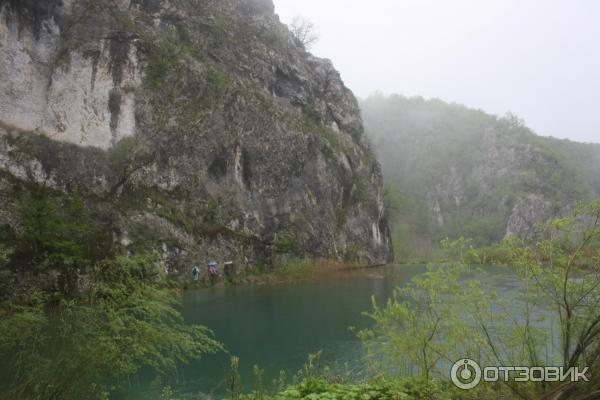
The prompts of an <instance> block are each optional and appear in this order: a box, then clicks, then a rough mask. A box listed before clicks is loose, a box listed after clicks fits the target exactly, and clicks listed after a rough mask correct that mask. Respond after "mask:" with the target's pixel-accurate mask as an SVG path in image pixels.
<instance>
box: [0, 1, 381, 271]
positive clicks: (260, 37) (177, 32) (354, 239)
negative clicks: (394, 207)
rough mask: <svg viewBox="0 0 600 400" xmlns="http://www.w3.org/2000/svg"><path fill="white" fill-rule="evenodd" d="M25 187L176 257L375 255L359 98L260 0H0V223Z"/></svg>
mask: <svg viewBox="0 0 600 400" xmlns="http://www.w3.org/2000/svg"><path fill="white" fill-rule="evenodd" d="M39 186H43V187H45V188H47V189H48V190H51V191H52V192H53V193H77V194H78V195H81V196H82V197H83V199H84V203H85V206H86V208H87V209H88V210H90V212H91V214H92V215H94V218H95V219H96V222H97V224H99V225H102V226H103V227H105V230H106V232H107V236H109V237H111V243H110V246H109V247H111V248H112V249H116V251H118V252H130V253H135V252H141V251H159V252H161V253H162V254H164V256H165V257H168V259H169V261H170V263H169V265H171V266H172V268H173V269H174V270H177V269H181V268H184V269H186V268H188V267H189V265H190V264H191V262H192V260H195V259H199V260H203V259H204V258H205V257H215V258H218V259H220V260H230V259H231V260H235V261H237V262H238V263H239V264H241V265H249V264H256V263H267V264H268V263H270V262H271V260H272V257H273V256H274V255H276V254H295V255H306V254H309V255H311V256H316V257H324V258H336V259H348V260H361V261H364V262H382V261H386V260H389V259H390V255H391V250H390V243H389V242H390V240H389V233H388V228H387V223H386V217H385V212H384V205H383V192H382V177H381V173H380V168H379V165H378V163H377V161H376V160H375V158H374V157H373V155H372V154H371V152H370V150H369V149H368V147H367V146H366V144H365V143H364V138H363V126H362V121H361V117H360V114H359V109H358V105H357V102H356V100H355V98H354V96H353V95H352V93H351V92H350V91H349V90H348V89H347V88H346V87H345V86H344V84H343V82H342V80H341V79H340V76H339V74H338V72H336V70H335V69H334V68H333V66H332V64H331V63H330V62H329V61H328V60H322V59H318V58H315V57H313V56H312V55H311V54H310V53H308V52H307V51H306V50H305V49H304V48H303V47H302V45H301V44H300V43H298V42H297V41H296V39H295V38H294V37H293V35H292V34H291V33H290V32H289V31H288V29H287V28H286V26H285V25H283V24H282V23H280V22H279V19H278V17H277V16H276V14H275V12H274V7H273V4H272V2H271V1H270V0H47V1H43V2H40V1H36V0H1V1H0V188H1V192H0V193H1V194H0V196H1V197H2V202H1V204H0V226H3V227H4V228H5V229H6V230H10V231H11V232H13V234H15V235H18V232H19V220H18V217H17V216H16V213H15V209H16V208H17V207H18V203H19V201H20V199H21V197H22V196H23V193H25V192H27V191H31V190H33V189H32V188H35V187H39Z"/></svg>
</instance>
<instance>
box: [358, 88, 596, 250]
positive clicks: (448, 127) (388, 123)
mask: <svg viewBox="0 0 600 400" xmlns="http://www.w3.org/2000/svg"><path fill="white" fill-rule="evenodd" d="M361 107H362V111H363V117H364V121H365V129H366V132H367V135H368V136H369V137H370V138H371V140H372V141H373V144H374V146H373V147H374V149H375V150H376V153H377V155H378V157H379V160H380V161H381V164H382V166H383V171H384V176H385V177H386V184H387V185H388V186H389V187H390V189H391V190H392V191H395V192H396V193H397V195H396V197H397V198H396V199H395V201H396V204H395V205H394V212H393V214H394V215H392V217H391V219H390V220H391V221H392V223H391V226H392V227H393V228H395V229H397V231H398V230H399V232H396V237H401V236H402V234H404V238H405V239H403V240H405V243H404V248H405V253H406V254H408V253H409V252H410V250H411V248H417V247H418V246H419V245H420V243H423V242H428V241H429V247H430V248H433V247H435V246H437V243H439V240H441V239H443V238H445V237H450V238H458V237H460V236H464V237H466V238H472V239H473V240H474V242H475V244H476V245H487V244H492V243H497V242H499V241H501V240H502V239H503V238H505V237H510V236H531V235H532V234H534V226H535V225H536V224H538V223H540V222H543V221H545V220H547V219H549V218H552V217H556V216H560V215H564V214H569V213H570V212H571V210H572V208H573V207H574V206H575V204H576V203H577V202H578V201H587V200H591V199H594V198H598V197H600V181H599V180H598V171H599V170H600V146H599V145H593V144H582V143H574V142H570V141H566V140H558V139H553V138H546V137H540V136H537V135H536V134H534V133H533V132H532V131H531V130H530V129H528V128H527V127H526V126H525V125H524V123H523V122H522V121H520V120H518V119H517V118H516V117H514V116H507V117H503V118H498V117H496V116H493V115H489V114H485V113H484V112H482V111H479V110H473V109H468V108H466V107H463V106H460V105H457V104H448V103H444V102H443V101H440V100H436V99H432V100H424V99H422V98H405V97H401V96H390V97H383V96H373V97H371V98H369V99H366V100H365V101H363V102H362V103H361ZM405 227H407V228H405ZM402 230H404V231H402ZM411 240H413V242H411ZM415 242H417V243H415ZM426 250H428V249H426ZM426 252H427V251H423V252H422V253H426ZM400 253H401V252H400V251H397V255H400ZM409 255H410V256H412V254H409ZM417 256H421V254H418V255H417ZM423 256H424V257H426V256H427V254H425V255H423Z"/></svg>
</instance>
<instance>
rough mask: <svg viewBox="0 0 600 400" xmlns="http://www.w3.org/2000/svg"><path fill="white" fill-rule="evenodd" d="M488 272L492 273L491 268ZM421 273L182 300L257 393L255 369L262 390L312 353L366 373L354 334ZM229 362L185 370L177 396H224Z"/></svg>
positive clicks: (497, 277)
mask: <svg viewBox="0 0 600 400" xmlns="http://www.w3.org/2000/svg"><path fill="white" fill-rule="evenodd" d="M486 269H487V268H486ZM425 270H426V269H425V267H424V266H406V265H402V266H391V267H385V268H381V269H374V270H369V271H368V272H364V271H363V272H362V273H359V274H357V273H356V272H348V273H347V274H348V275H347V276H344V275H343V276H342V277H336V278H332V279H328V280H324V281H318V282H299V283H290V284H281V285H273V286H238V287H220V288H213V289H194V290H189V291H187V292H186V293H185V294H184V298H183V301H184V317H185V319H186V321H187V322H189V323H194V324H201V325H204V326H207V327H209V328H211V329H212V330H213V331H214V333H215V336H216V338H217V339H218V340H219V341H221V342H222V343H224V344H225V345H226V347H227V351H228V352H229V353H230V354H232V355H236V356H238V357H239V358H240V373H241V375H242V382H243V386H244V387H245V388H246V389H251V388H252V382H253V377H252V368H253V366H254V365H258V366H259V367H260V368H261V369H264V370H265V379H264V381H265V383H266V384H270V382H271V381H272V379H274V378H275V377H277V376H278V375H279V371H282V370H283V371H286V374H287V376H288V378H289V377H291V376H293V375H294V374H295V373H296V372H297V371H298V370H300V369H301V368H302V366H303V365H304V364H305V363H306V360H307V356H308V354H309V353H316V352H318V351H321V350H322V351H323V353H322V356H321V359H320V365H321V366H323V365H329V366H332V367H336V366H337V367H340V368H342V367H344V365H345V364H346V365H347V366H348V367H349V368H350V369H352V370H353V371H357V370H360V369H361V346H360V341H359V340H358V339H357V338H356V336H355V335H354V334H353V333H352V332H351V331H350V330H349V327H357V328H364V327H367V326H369V324H370V320H369V318H368V317H365V316H364V315H363V312H365V311H369V310H370V309H371V297H372V296H375V298H376V299H377V301H378V302H384V301H386V300H387V299H388V298H389V297H390V296H391V295H392V292H393V290H394V289H395V288H396V287H400V286H404V285H406V284H407V283H408V282H409V281H410V279H411V278H413V277H414V276H415V275H417V274H420V273H423V272H424V271H425ZM487 270H488V273H486V275H485V277H484V278H482V279H485V280H486V281H488V282H490V283H492V284H493V285H494V286H495V287H496V288H497V290H498V292H499V293H503V294H504V295H506V296H513V295H514V294H516V292H517V291H518V282H517V280H516V278H515V276H514V272H512V271H510V270H509V269H504V268H491V269H487ZM229 358H230V355H229V354H225V353H221V354H218V355H210V356H207V357H205V358H203V359H202V360H200V361H198V362H194V363H192V364H191V365H188V366H186V367H184V368H183V369H182V374H181V375H182V376H183V378H182V379H181V383H180V385H179V386H178V388H177V391H178V392H181V391H184V392H189V393H198V392H202V393H213V394H222V393H225V391H226V390H227V388H226V387H225V379H226V377H227V374H228V371H229Z"/></svg>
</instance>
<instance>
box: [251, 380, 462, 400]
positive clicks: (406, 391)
mask: <svg viewBox="0 0 600 400" xmlns="http://www.w3.org/2000/svg"><path fill="white" fill-rule="evenodd" d="M242 398H243V399H247V400H249V399H255V398H256V397H255V396H254V394H251V395H245V396H242ZM265 398H266V399H269V400H423V399H427V400H450V399H452V398H457V397H452V396H451V393H449V390H448V388H444V387H442V386H440V385H437V384H435V383H431V382H430V383H424V382H421V381H418V380H397V379H396V380H385V379H380V380H378V381H375V382H371V383H363V384H342V383H333V382H329V381H327V380H326V379H323V378H314V379H306V380H304V381H303V382H301V383H299V384H297V385H294V386H290V387H288V388H286V389H284V390H280V391H278V392H277V393H276V394H274V395H272V396H266V397H265Z"/></svg>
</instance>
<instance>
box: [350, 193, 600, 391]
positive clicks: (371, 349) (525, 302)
mask: <svg viewBox="0 0 600 400" xmlns="http://www.w3.org/2000/svg"><path fill="white" fill-rule="evenodd" d="M539 233H540V235H539V237H540V239H539V240H538V241H537V242H535V243H532V244H526V243H523V242H520V241H519V240H516V239H513V240H510V241H507V242H505V243H504V244H503V245H502V247H501V249H500V250H498V252H501V254H502V256H503V261H504V262H506V263H508V264H509V265H511V266H512V267H511V268H514V269H515V272H516V274H517V277H518V278H519V280H520V285H521V290H520V294H519V295H518V296H516V297H514V298H510V299H501V298H500V297H499V296H498V295H497V294H496V291H495V288H493V287H490V286H489V285H484V284H483V283H481V280H475V279H473V278H470V277H469V268H467V267H466V265H465V264H463V263H462V260H465V259H471V260H475V261H477V262H480V261H481V260H483V259H488V257H489V253H485V254H483V255H482V254H480V253H481V252H480V251H478V250H475V249H473V248H472V247H471V246H470V241H469V240H467V239H464V238H460V239H459V240H456V241H451V240H445V241H443V243H442V247H443V248H445V249H446V250H447V251H448V252H449V253H450V254H451V256H452V258H454V259H457V260H459V261H460V262H461V263H459V264H451V265H445V266H438V267H430V268H429V269H428V272H427V273H425V274H423V275H421V276H418V277H416V278H414V279H413V281H412V284H411V285H410V286H408V287H406V288H403V289H397V291H396V292H395V294H394V296H393V298H392V299H390V300H389V301H388V302H387V304H386V305H385V306H384V307H380V306H379V305H378V304H375V303H374V304H373V311H371V312H370V313H369V314H368V315H369V316H370V317H371V318H372V319H373V321H374V325H373V327H372V328H369V329H364V330H362V331H359V333H358V334H359V337H360V338H361V339H362V340H363V343H364V345H365V348H366V351H367V361H368V365H369V366H371V367H372V368H373V369H374V370H375V371H377V372H380V373H383V374H388V375H389V374H398V373H399V374H404V375H408V376H413V375H414V374H415V373H416V374H417V375H418V376H420V377H421V378H422V379H423V380H425V381H431V380H432V379H440V378H442V379H447V376H446V374H447V369H446V368H445V366H447V365H450V364H452V363H453V362H454V361H456V360H458V359H461V358H464V357H468V358H471V359H473V360H476V361H478V362H479V364H480V365H494V366H531V367H533V366H540V367H544V366H562V367H564V368H567V369H568V368H570V367H579V368H580V370H583V368H584V367H586V366H589V367H590V376H591V377H592V379H591V381H590V383H581V382H580V383H577V384H572V383H565V384H562V385H561V386H559V385H555V384H552V383H543V382H542V383H535V382H529V383H515V382H513V381H508V382H502V384H503V385H506V386H507V388H508V390H510V391H511V393H512V395H513V396H514V397H519V398H522V399H534V398H542V397H543V395H548V394H549V393H554V395H557V396H558V397H556V398H561V399H562V398H571V397H568V396H572V395H575V394H577V395H579V394H584V393H590V392H592V391H594V390H597V389H598V387H600V379H598V378H597V377H596V371H597V367H596V366H597V365H598V363H599V361H600V359H599V357H600V348H599V343H600V340H599V339H600V330H598V328H597V326H598V324H599V323H600V317H599V316H598V309H597V305H598V299H599V298H600V256H599V255H598V248H599V247H598V245H599V244H600V202H599V201H597V202H593V203H591V204H586V205H580V206H578V207H577V209H576V210H575V211H574V214H573V216H572V217H571V218H559V219H553V220H550V221H548V222H547V223H544V224H541V225H540V226H539ZM484 273H485V271H478V274H484ZM554 335H556V336H554ZM555 340H556V341H558V343H559V345H558V346H556V347H554V346H552V345H551V344H552V343H554V342H555ZM481 390H483V391H488V390H489V391H497V390H500V388H499V387H498V385H491V384H484V385H482V386H481ZM485 397H486V396H483V397H482V398H485ZM575 398H576V397H575Z"/></svg>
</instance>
